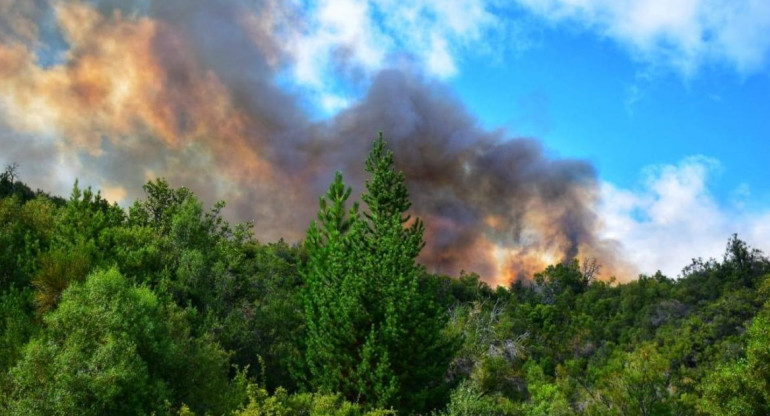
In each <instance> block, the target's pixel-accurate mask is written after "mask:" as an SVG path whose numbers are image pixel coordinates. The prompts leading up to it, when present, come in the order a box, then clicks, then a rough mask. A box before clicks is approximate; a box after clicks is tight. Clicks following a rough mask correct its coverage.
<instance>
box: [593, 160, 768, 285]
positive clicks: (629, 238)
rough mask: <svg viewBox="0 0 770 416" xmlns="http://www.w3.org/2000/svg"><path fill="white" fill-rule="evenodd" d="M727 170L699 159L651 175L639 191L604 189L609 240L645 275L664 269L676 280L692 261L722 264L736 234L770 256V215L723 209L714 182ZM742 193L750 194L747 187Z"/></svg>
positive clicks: (602, 208) (656, 168)
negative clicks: (713, 190) (712, 189)
mask: <svg viewBox="0 0 770 416" xmlns="http://www.w3.org/2000/svg"><path fill="white" fill-rule="evenodd" d="M721 169H722V167H721V165H720V164H719V162H718V161H717V160H715V159H711V158H706V157H703V156H695V157H689V158H686V159H684V160H682V161H681V162H680V163H678V164H677V165H662V166H654V167H650V168H647V169H645V171H644V173H643V180H642V186H641V188H640V189H638V190H628V189H621V188H618V187H616V186H614V185H612V184H609V183H604V184H603V185H602V203H601V205H600V208H599V215H600V218H602V219H603V221H604V231H603V236H604V237H606V238H612V239H615V240H617V241H620V242H622V244H623V251H624V253H623V254H624V256H625V258H626V259H628V260H629V261H631V262H632V263H633V264H634V265H635V266H637V268H638V270H640V271H641V272H643V273H648V274H650V273H654V272H655V271H656V270H658V269H660V270H661V271H663V272H664V273H665V274H666V275H668V276H671V277H674V276H677V275H678V274H679V273H680V272H681V270H682V268H683V267H684V266H687V265H688V264H689V263H690V261H691V259H692V258H695V257H703V258H710V257H714V258H721V255H722V254H723V253H724V249H725V244H726V243H727V239H728V237H729V236H730V235H732V234H733V233H738V235H739V238H741V239H743V240H744V241H747V242H748V243H749V244H750V245H752V246H753V247H756V248H759V249H761V250H763V251H765V253H767V252H768V249H770V211H768V212H747V211H745V210H744V209H743V208H742V207H740V206H738V205H736V206H724V205H720V204H719V203H717V201H716V199H715V198H714V196H713V195H712V194H711V193H710V192H709V177H710V176H712V175H714V174H715V173H717V172H719V171H720V170H721ZM739 187H740V188H741V189H740V192H741V193H745V192H747V189H746V185H745V184H742V185H740V186H739Z"/></svg>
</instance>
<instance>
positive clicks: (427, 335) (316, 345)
mask: <svg viewBox="0 0 770 416" xmlns="http://www.w3.org/2000/svg"><path fill="white" fill-rule="evenodd" d="M366 171H367V172H368V173H369V174H370V175H371V177H370V179H369V180H368V181H367V182H366V192H365V194H364V195H363V197H362V199H363V200H364V202H365V203H366V205H367V208H368V209H367V210H366V211H365V212H364V213H363V214H364V215H363V216H362V215H360V214H359V213H358V209H357V206H354V207H353V209H352V210H350V211H347V210H346V208H345V203H346V201H347V199H348V197H349V196H350V188H346V187H345V185H344V183H343V181H342V175H341V174H339V173H338V174H337V176H335V179H334V182H332V184H331V186H330V188H329V192H328V193H327V195H326V197H325V198H322V199H321V209H320V211H319V214H318V222H317V223H316V222H314V223H312V224H311V226H310V229H309V230H308V234H307V240H306V247H307V251H308V262H307V264H306V266H305V268H304V271H303V277H304V279H305V292H304V304H305V314H306V321H307V354H306V362H307V367H308V373H309V384H310V386H311V387H312V388H314V389H316V390H320V391H323V392H339V393H342V394H343V395H344V396H345V397H346V398H348V399H349V400H353V401H360V402H363V403H367V404H370V405H374V406H393V407H395V408H397V409H399V410H402V411H407V412H410V411H422V410H427V409H429V408H432V407H434V406H436V405H437V404H439V403H440V402H441V400H442V398H443V395H444V394H445V392H446V389H445V385H444V383H443V376H444V373H445V371H446V368H447V366H448V364H449V361H450V359H451V356H452V352H453V343H452V342H451V341H450V340H448V339H447V338H445V337H444V335H443V334H442V331H443V328H444V326H445V325H446V321H447V315H446V312H445V311H443V310H442V309H441V307H440V306H439V305H438V304H437V303H436V302H435V296H434V295H433V294H431V293H423V292H422V291H421V290H420V279H421V276H422V275H423V273H424V270H423V268H422V267H421V266H419V265H418V264H417V263H416V259H417V256H418V255H419V253H420V250H421V249H422V247H423V246H424V242H423V239H422V235H423V230H424V226H423V224H422V222H421V221H420V220H419V219H417V220H414V221H412V222H411V223H410V217H409V216H407V215H406V214H405V213H406V211H407V210H408V209H409V207H410V202H409V192H408V190H407V188H406V184H405V179H404V175H403V173H401V172H398V171H396V170H395V169H394V166H393V152H392V151H390V150H388V149H387V148H386V145H385V141H384V140H383V138H382V135H380V137H379V138H378V139H377V140H376V141H375V142H374V146H373V148H372V151H371V153H370V154H369V157H368V158H367V160H366Z"/></svg>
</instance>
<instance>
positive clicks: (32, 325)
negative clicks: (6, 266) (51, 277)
mask: <svg viewBox="0 0 770 416" xmlns="http://www.w3.org/2000/svg"><path fill="white" fill-rule="evenodd" d="M33 316H34V308H33V306H32V291H31V290H30V289H17V288H16V287H13V286H12V287H11V288H10V289H8V290H7V291H5V292H3V293H2V294H1V295H0V385H2V381H1V380H2V379H3V376H2V374H4V373H5V372H6V371H7V370H8V368H9V367H11V366H12V365H13V364H14V363H15V362H16V361H17V360H18V359H19V357H21V353H22V349H23V347H24V345H25V344H26V343H27V341H28V340H29V339H30V338H31V337H32V336H33V335H34V334H35V333H36V332H37V331H38V329H39V328H38V324H37V322H35V320H34V318H33ZM0 391H2V389H0Z"/></svg>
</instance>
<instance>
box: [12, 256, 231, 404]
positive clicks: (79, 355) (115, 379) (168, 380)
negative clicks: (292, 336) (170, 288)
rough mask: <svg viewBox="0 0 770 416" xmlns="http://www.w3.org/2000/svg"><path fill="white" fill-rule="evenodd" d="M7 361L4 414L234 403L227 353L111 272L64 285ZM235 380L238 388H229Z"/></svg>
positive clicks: (178, 315) (145, 292) (142, 290)
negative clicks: (40, 323)
mask: <svg viewBox="0 0 770 416" xmlns="http://www.w3.org/2000/svg"><path fill="white" fill-rule="evenodd" d="M45 323H46V325H47V328H46V331H45V332H44V333H43V334H41V336H40V337H36V338H34V339H33V340H32V341H31V342H30V343H29V344H28V345H27V346H26V347H25V349H24V354H23V357H22V358H21V360H20V361H19V362H18V363H17V365H16V366H15V367H14V368H13V369H11V371H10V376H11V391H10V395H9V400H8V403H7V411H8V414H79V415H88V414H93V415H102V414H148V413H151V412H157V413H159V414H160V413H166V411H167V410H169V405H170V406H171V407H172V408H173V407H176V406H179V405H181V403H186V404H187V405H189V406H190V407H191V408H192V409H194V410H195V411H197V412H201V413H203V412H206V411H211V412H215V413H222V412H224V411H226V410H227V409H228V408H232V407H234V406H235V405H237V403H239V402H240V400H239V397H238V393H237V391H233V392H232V393H228V394H224V393H223V392H227V391H229V390H234V388H232V387H231V386H230V384H229V382H228V380H227V377H226V374H227V355H226V354H225V352H224V351H222V350H221V349H220V348H219V346H217V345H216V344H215V343H212V342H211V340H209V339H207V338H194V337H191V336H190V332H189V328H188V327H187V325H186V322H185V317H184V315H183V313H182V312H181V311H180V310H178V309H177V308H175V307H174V306H172V305H167V304H164V302H163V301H162V300H161V299H159V298H158V297H157V296H156V295H155V294H154V293H152V291H150V290H149V289H147V288H143V287H133V286H131V284H130V283H129V282H128V281H127V280H126V279H125V278H124V277H123V276H121V275H120V273H118V272H117V271H115V270H110V271H107V272H99V273H95V274H92V275H91V276H89V278H88V279H87V280H86V281H85V283H83V284H72V285H71V286H70V287H69V288H68V289H67V290H66V291H65V292H64V294H63V296H62V299H61V302H60V305H59V307H58V308H57V309H56V310H54V311H53V312H51V313H50V314H48V315H46V316H45ZM235 387H237V386H235Z"/></svg>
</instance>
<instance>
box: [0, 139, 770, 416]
mask: <svg viewBox="0 0 770 416" xmlns="http://www.w3.org/2000/svg"><path fill="white" fill-rule="evenodd" d="M393 157H394V156H393V153H392V152H391V151H389V150H388V149H387V148H386V146H385V143H384V141H383V140H382V138H381V137H380V139H378V140H377V141H376V142H375V143H374V146H373V148H372V152H371V154H370V155H369V157H368V158H367V160H366V164H365V167H366V170H367V172H368V173H369V174H370V178H369V180H368V181H367V182H366V191H365V192H364V194H363V195H362V200H363V203H364V204H363V206H364V209H362V210H360V211H359V209H358V206H357V205H356V204H353V205H352V206H349V204H348V202H349V201H348V200H349V198H350V195H351V190H350V189H349V188H348V187H346V186H345V184H344V181H343V179H342V175H341V174H338V175H337V176H335V179H334V181H333V182H332V184H331V186H330V189H329V192H328V193H327V194H326V195H325V197H323V198H321V202H320V210H319V216H318V220H317V221H315V222H314V223H312V224H311V226H310V229H309V230H308V234H307V240H306V242H305V244H304V245H303V246H292V245H289V244H286V243H285V242H283V241H279V242H277V243H269V244H263V243H260V242H259V241H257V240H256V238H255V236H254V235H253V229H252V225H251V224H250V223H246V224H239V225H235V226H231V225H230V224H229V223H228V222H227V221H225V219H224V217H223V210H224V203H223V202H219V203H216V204H215V205H214V206H213V207H212V208H206V207H205V206H204V204H203V203H202V202H201V201H200V200H199V199H198V198H197V197H196V196H195V195H194V194H193V193H192V191H190V190H189V189H186V188H176V189H175V188H173V187H172V186H170V185H169V184H168V183H167V182H166V181H165V180H163V179H158V180H154V181H151V182H149V183H148V184H146V185H145V187H144V189H145V192H146V197H145V198H144V199H143V200H139V201H137V202H135V203H134V204H133V205H132V206H131V207H130V208H129V209H128V210H127V211H124V210H123V209H122V208H120V207H119V206H117V205H114V204H110V203H108V202H107V201H106V200H104V199H103V198H102V197H101V195H100V194H99V192H94V191H92V190H91V189H90V188H86V189H81V188H80V187H79V186H78V184H77V183H76V184H75V186H74V188H73V191H72V194H71V196H70V198H69V199H67V200H64V199H61V198H57V197H51V196H49V195H47V194H45V193H43V192H41V191H37V192H33V191H32V190H31V189H30V188H29V187H28V186H26V185H24V184H23V183H22V182H20V181H19V180H18V178H17V175H18V174H17V172H16V170H15V169H16V168H13V169H11V170H12V172H10V171H8V170H6V172H4V173H2V174H0V414H121V413H126V414H152V413H154V414H157V415H161V414H180V415H182V414H184V415H194V414H198V415H205V414H212V415H218V414H231V413H232V412H237V413H238V414H244V415H253V414H260V415H261V414H266V415H283V414H287V415H288V414H292V415H293V414H309V415H360V414H370V415H382V414H395V411H396V410H398V411H399V412H401V413H402V414H415V413H417V414H447V415H567V414H585V415H621V414H622V415H645V414H649V415H667V414H669V415H674V414H676V415H695V414H716V415H739V414H740V415H742V414H770V404H769V403H770V394H768V391H770V387H769V386H770V369H769V368H770V365H768V363H770V347H768V345H770V335H768V334H770V330H768V328H770V312H769V311H770V306H768V305H770V303H768V301H769V300H770V299H769V298H770V296H768V295H769V294H770V280H768V279H770V262H768V260H767V258H766V257H764V255H763V254H762V253H761V252H759V251H758V250H755V249H752V248H750V247H749V246H748V245H747V244H746V243H745V242H743V241H741V240H739V239H738V238H737V236H733V237H732V238H730V239H729V241H728V244H727V247H726V250H725V254H724V256H723V257H722V258H721V259H719V260H714V259H709V260H702V259H696V260H694V261H693V263H692V264H691V265H689V266H687V267H686V268H685V269H684V270H683V272H682V275H681V277H679V278H677V279H670V278H668V277H666V276H664V275H662V274H661V273H660V272H658V273H656V274H654V275H651V276H647V275H642V276H639V277H638V278H637V279H635V280H632V281H630V282H627V283H622V284H619V283H617V282H616V281H614V280H612V279H611V280H610V281H607V282H602V281H598V280H597V279H596V278H595V277H596V271H597V270H598V265H597V264H596V263H595V262H591V261H588V262H585V261H583V262H578V261H577V260H568V261H565V262H562V263H560V264H555V265H552V266H549V267H547V268H546V269H545V270H543V271H542V272H541V273H538V274H537V275H536V276H535V277H534V279H533V281H528V282H522V281H520V282H516V283H515V284H513V285H511V286H510V287H508V288H505V287H498V288H496V289H494V290H493V289H492V288H490V287H489V286H487V285H486V284H484V283H483V282H482V281H481V277H480V276H478V275H476V274H474V273H467V274H466V273H464V272H463V273H461V275H460V276H459V277H457V278H454V277H450V276H440V275H431V274H429V273H427V272H426V270H425V269H424V268H423V267H421V266H420V265H419V264H417V262H416V259H417V257H418V254H419V252H420V250H421V248H422V247H423V244H424V243H423V240H422V235H423V229H424V226H423V224H422V222H421V221H419V220H418V219H412V218H410V217H409V216H408V215H407V214H406V212H407V211H408V209H409V207H410V203H409V193H408V190H407V188H406V186H405V180H404V176H403V174H402V173H400V172H398V171H397V170H395V169H393V162H394V159H393ZM255 379H256V380H258V381H259V386H260V387H256V386H255V385H254V382H255V381H254V380H255ZM249 385H251V386H252V387H250V390H249V391H248V394H247V386H249ZM303 389H304V390H305V391H308V390H309V391H310V392H304V393H300V391H302V390H303ZM382 409H396V410H382ZM367 412H369V413H367ZM431 412H432V413H431Z"/></svg>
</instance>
